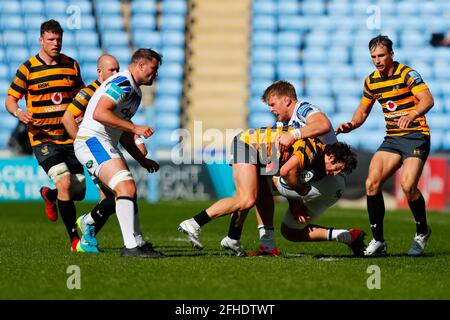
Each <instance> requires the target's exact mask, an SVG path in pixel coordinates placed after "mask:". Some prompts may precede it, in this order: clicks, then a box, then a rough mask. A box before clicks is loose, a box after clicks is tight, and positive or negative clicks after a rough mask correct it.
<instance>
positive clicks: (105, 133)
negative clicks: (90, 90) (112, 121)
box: [74, 71, 142, 176]
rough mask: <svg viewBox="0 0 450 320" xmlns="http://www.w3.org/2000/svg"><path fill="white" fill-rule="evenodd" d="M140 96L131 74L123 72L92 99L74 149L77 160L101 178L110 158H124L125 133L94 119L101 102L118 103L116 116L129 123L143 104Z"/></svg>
mask: <svg viewBox="0 0 450 320" xmlns="http://www.w3.org/2000/svg"><path fill="white" fill-rule="evenodd" d="M141 96H142V94H141V91H140V89H139V87H137V86H136V84H135V83H134V81H133V77H132V76H131V73H130V72H129V71H123V72H119V73H116V74H114V75H112V76H111V77H109V78H108V79H106V80H105V81H104V82H103V83H102V85H101V86H100V87H99V88H98V89H97V90H96V91H95V93H94V95H93V96H92V98H91V100H89V104H88V105H87V107H86V112H85V114H84V118H83V121H82V122H81V125H80V128H79V130H78V134H77V138H76V139H75V141H74V149H75V155H76V157H77V159H78V161H80V162H81V163H82V164H83V165H85V166H86V167H87V169H88V170H89V172H90V173H91V174H93V175H95V176H98V173H99V171H100V168H101V167H102V165H103V163H105V162H106V161H108V160H110V159H114V158H123V155H122V153H121V152H120V150H119V149H118V148H117V144H118V142H119V139H120V136H121V135H122V131H121V130H120V129H116V128H111V127H108V126H105V125H103V124H102V123H100V122H98V121H96V120H94V119H93V114H94V110H95V108H96V107H97V103H98V101H99V100H100V98H101V97H106V98H108V99H111V100H113V101H114V102H115V104H116V107H115V109H114V111H113V112H114V114H115V115H116V116H118V117H119V118H121V119H123V120H125V121H130V120H131V118H132V117H133V115H134V114H135V113H136V111H137V109H138V107H139V105H140V103H141Z"/></svg>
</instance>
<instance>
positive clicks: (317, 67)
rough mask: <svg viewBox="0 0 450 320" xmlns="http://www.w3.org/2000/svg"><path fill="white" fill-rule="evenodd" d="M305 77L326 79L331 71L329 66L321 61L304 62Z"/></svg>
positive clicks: (307, 78)
mask: <svg viewBox="0 0 450 320" xmlns="http://www.w3.org/2000/svg"><path fill="white" fill-rule="evenodd" d="M304 69H305V78H306V80H309V79H322V80H328V79H329V78H330V76H331V75H332V73H331V72H330V68H329V67H328V66H327V65H325V64H321V63H305V65H304Z"/></svg>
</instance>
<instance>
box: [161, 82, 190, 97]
mask: <svg viewBox="0 0 450 320" xmlns="http://www.w3.org/2000/svg"><path fill="white" fill-rule="evenodd" d="M182 94H183V83H182V82H181V81H178V80H169V79H161V80H159V81H157V83H156V95H157V96H174V97H181V95H182Z"/></svg>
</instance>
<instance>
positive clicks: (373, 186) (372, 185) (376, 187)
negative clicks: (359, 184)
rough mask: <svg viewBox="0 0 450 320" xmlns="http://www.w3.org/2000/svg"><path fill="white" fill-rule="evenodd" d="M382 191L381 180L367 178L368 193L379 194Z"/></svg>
mask: <svg viewBox="0 0 450 320" xmlns="http://www.w3.org/2000/svg"><path fill="white" fill-rule="evenodd" d="M379 191H380V181H379V180H378V179H373V178H367V180H366V192H367V194H368V195H374V194H377V193H378V192H379Z"/></svg>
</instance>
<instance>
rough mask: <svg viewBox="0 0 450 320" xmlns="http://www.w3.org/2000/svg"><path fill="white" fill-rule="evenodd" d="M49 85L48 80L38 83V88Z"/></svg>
mask: <svg viewBox="0 0 450 320" xmlns="http://www.w3.org/2000/svg"><path fill="white" fill-rule="evenodd" d="M47 87H50V82H44V83H39V84H38V89H44V88H47Z"/></svg>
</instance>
